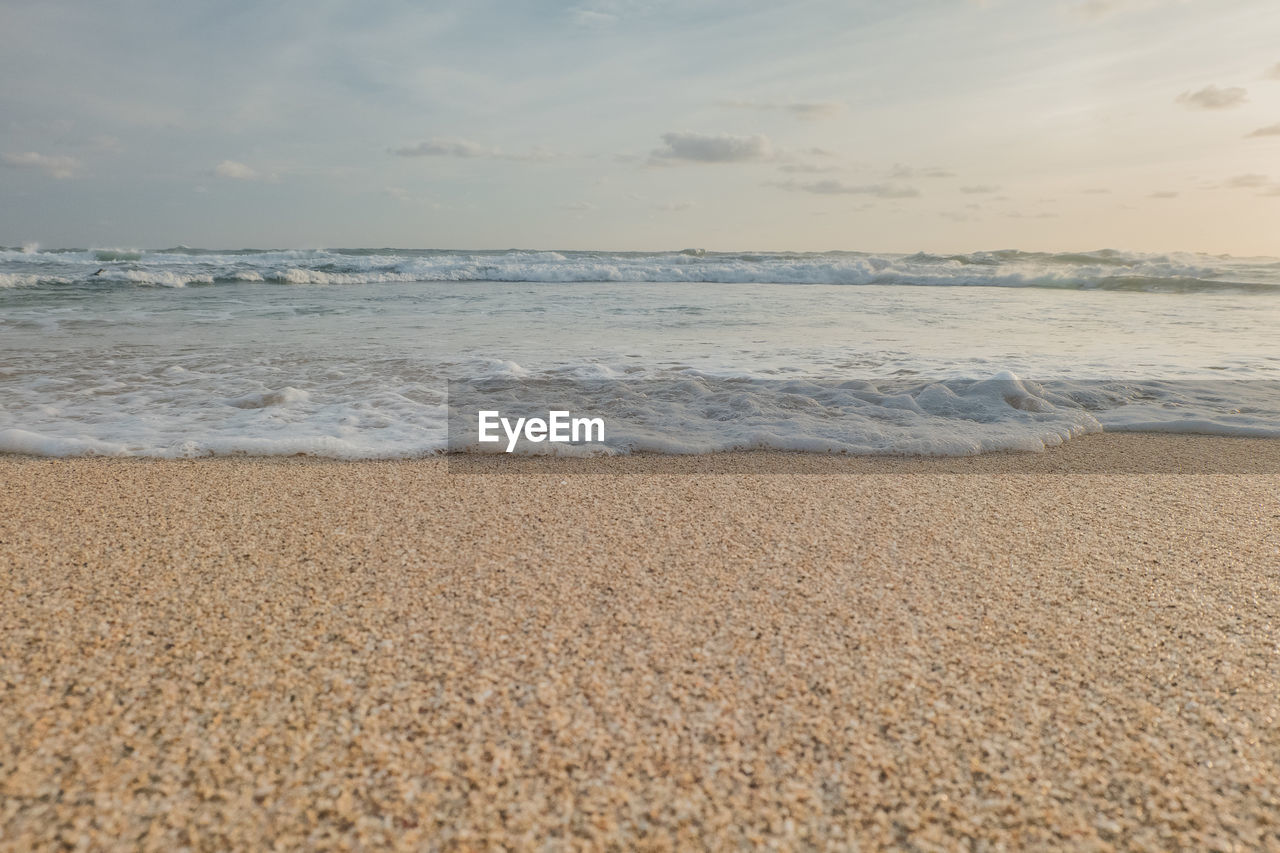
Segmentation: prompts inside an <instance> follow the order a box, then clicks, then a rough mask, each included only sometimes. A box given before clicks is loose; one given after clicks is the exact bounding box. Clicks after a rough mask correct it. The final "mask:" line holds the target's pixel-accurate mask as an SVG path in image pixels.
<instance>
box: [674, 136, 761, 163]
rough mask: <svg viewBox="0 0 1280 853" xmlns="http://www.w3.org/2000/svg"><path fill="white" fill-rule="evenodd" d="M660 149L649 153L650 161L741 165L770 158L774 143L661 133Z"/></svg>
mask: <svg viewBox="0 0 1280 853" xmlns="http://www.w3.org/2000/svg"><path fill="white" fill-rule="evenodd" d="M662 141H663V143H664V144H663V146H662V147H661V148H655V149H654V150H653V152H652V153H651V154H650V162H654V163H662V162H671V161H684V162H688V163H744V162H750V161H752V160H768V159H771V158H773V157H774V156H775V155H774V150H773V143H771V142H770V141H769V137H767V136H759V135H756V136H729V135H727V134H705V133H689V132H686V131H680V132H676V133H664V134H663V135H662Z"/></svg>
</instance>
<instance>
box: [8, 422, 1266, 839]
mask: <svg viewBox="0 0 1280 853" xmlns="http://www.w3.org/2000/svg"><path fill="white" fill-rule="evenodd" d="M1196 449H1199V450H1201V451H1203V453H1204V454H1205V458H1210V459H1211V460H1212V459H1216V460H1218V461H1217V462H1216V463H1213V464H1209V465H1208V468H1207V470H1208V469H1220V468H1221V463H1222V460H1230V459H1235V460H1237V461H1238V462H1239V463H1240V467H1241V469H1242V470H1249V469H1252V468H1255V467H1258V466H1259V465H1260V462H1265V463H1267V464H1265V465H1261V468H1263V469H1267V468H1268V465H1270V468H1269V469H1268V470H1269V473H1235V474H1229V475H1225V474H1198V475H1179V474H1151V473H1145V474H1114V473H1096V472H1098V471H1106V470H1108V469H1109V467H1110V469H1111V470H1127V468H1126V466H1128V468H1134V467H1135V466H1136V468H1138V469H1142V468H1143V467H1144V466H1145V467H1146V468H1147V469H1149V470H1156V469H1160V466H1161V465H1167V462H1168V459H1170V458H1173V457H1177V456H1178V455H1179V454H1182V455H1183V456H1184V457H1185V456H1186V454H1187V453H1189V452H1190V451H1193V450H1196ZM1215 454H1216V455H1215ZM510 462H511V460H509V459H508V460H505V461H504V460H491V461H489V462H487V463H484V464H482V465H480V466H478V467H477V469H476V470H477V471H483V470H492V469H493V467H494V466H508V467H505V468H503V469H502V470H512V469H511V468H510V467H509V463H510ZM645 464H647V463H645V461H644V460H639V461H637V460H630V461H628V460H607V461H603V462H600V461H597V462H591V463H584V465H583V466H581V469H582V470H591V471H596V472H599V473H598V475H596V476H564V475H562V474H560V473H540V471H544V470H545V465H543V463H537V462H526V463H518V464H517V465H516V467H518V468H520V470H521V471H522V473H519V474H516V475H512V476H493V475H486V474H484V473H470V474H462V473H459V472H458V470H456V469H455V470H453V471H450V470H448V469H447V468H446V466H445V464H444V463H442V462H441V461H439V460H423V461H414V462H386V463H339V462H324V461H315V460H276V461H270V460H266V461H264V460H243V459H241V460H236V459H232V460H205V461H191V462H139V461H127V460H76V461H59V460H47V459H29V458H19V457H9V458H3V459H0V847H4V848H6V849H21V850H27V849H38V848H48V847H51V846H57V845H65V846H67V847H77V846H88V847H94V848H98V847H125V848H127V847H133V846H135V845H141V846H144V847H147V848H151V849H158V850H172V849H176V848H178V847H181V846H184V845H185V846H190V847H193V848H197V849H226V848H229V847H230V848H246V847H249V848H261V847H270V846H277V847H288V848H295V847H303V846H305V847H309V848H320V847H359V846H363V847H365V848H372V847H374V846H381V845H384V844H392V845H396V846H399V847H406V848H415V847H418V848H421V847H441V848H459V847H461V848H483V847H490V846H495V845H497V844H507V845H511V846H515V847H521V848H524V847H535V846H539V847H541V846H544V845H546V844H547V843H548V842H549V846H550V847H552V848H562V847H567V848H600V847H610V846H612V847H615V848H628V849H629V848H645V849H649V848H653V849H664V848H667V849H669V848H677V847H678V848H687V847H691V846H707V847H741V846H758V845H774V846H779V847H784V848H798V847H809V846H817V847H822V848H878V847H882V846H905V847H914V848H917V849H922V850H934V849H939V850H943V849H1004V848H1007V849H1024V848H1044V847H1054V848H1060V847H1064V846H1066V847H1072V848H1082V849H1106V848H1109V847H1112V846H1115V847H1124V848H1151V849H1156V848H1159V849H1168V848H1175V847H1185V848H1194V849H1221V850H1228V849H1254V848H1263V849H1273V850H1274V849H1280V774H1278V773H1277V767H1280V722H1278V715H1280V646H1278V642H1280V637H1278V635H1277V625H1278V624H1280V533H1278V532H1277V530H1278V529H1280V474H1277V473H1276V472H1277V471H1280V442H1267V441H1252V442H1250V441H1233V440H1229V439H1186V438H1182V439H1177V438H1159V437H1154V436H1095V437H1091V438H1087V439H1080V440H1077V441H1075V442H1072V443H1071V444H1070V445H1068V446H1067V447H1066V448H1063V449H1060V450H1056V451H1053V452H1051V453H1048V454H1044V455H1041V456H1036V457H1011V456H1002V457H986V458H982V459H977V460H964V461H962V462H959V463H957V462H947V463H919V462H917V461H909V462H903V461H901V460H898V461H893V460H887V461H886V460H846V459H806V460H803V461H796V460H794V459H792V460H786V459H783V460H782V462H781V463H780V462H779V457H778V456H777V455H776V454H742V455H736V456H734V457H729V458H722V459H720V460H718V461H716V462H714V463H712V462H708V461H707V460H702V461H698V460H678V461H676V462H671V461H670V460H668V461H666V462H663V463H661V464H656V467H655V468H654V470H652V471H650V472H649V473H628V474H619V473H617V472H618V471H621V470H631V469H643V467H644V465H645ZM486 465H487V466H489V468H488V469H486V467H485V466H486ZM540 465H543V467H540ZM700 465H701V466H704V467H706V466H711V467H714V469H715V470H717V471H737V472H739V473H700V474H699V473H690V472H696V471H697V470H698V467H699V466H700ZM792 465H794V466H796V469H797V470H800V469H803V470H821V471H828V472H831V473H827V474H821V473H805V474H790V475H788V474H776V473H768V472H769V471H776V470H780V469H786V468H787V467H788V466H792ZM628 466H631V467H630V468H628ZM663 466H665V468H664V467H663ZM1215 466H1216V468H1215ZM955 470H963V471H965V472H966V473H960V474H957V473H951V472H953V471H955ZM655 471H657V473H655ZM680 471H684V472H686V473H680ZM1073 471H1074V472H1094V473H1071V472H1073ZM854 472H863V473H860V474H859V473H854ZM1053 472H1057V473H1053ZM1062 472H1065V473H1062Z"/></svg>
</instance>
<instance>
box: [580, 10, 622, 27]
mask: <svg viewBox="0 0 1280 853" xmlns="http://www.w3.org/2000/svg"><path fill="white" fill-rule="evenodd" d="M569 20H570V21H572V22H573V23H574V24H576V25H578V26H579V27H585V28H588V29H604V28H605V27H612V26H613V25H614V24H616V23H618V16H617V15H614V14H612V13H610V12H601V11H599V10H597V9H584V8H582V7H578V8H574V9H570V10H569Z"/></svg>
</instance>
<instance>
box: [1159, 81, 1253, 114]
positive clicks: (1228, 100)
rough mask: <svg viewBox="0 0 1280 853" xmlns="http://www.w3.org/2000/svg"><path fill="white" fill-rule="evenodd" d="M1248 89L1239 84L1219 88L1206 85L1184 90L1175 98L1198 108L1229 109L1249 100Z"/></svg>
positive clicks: (1176, 100) (1186, 105)
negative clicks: (1196, 89) (1188, 90)
mask: <svg viewBox="0 0 1280 853" xmlns="http://www.w3.org/2000/svg"><path fill="white" fill-rule="evenodd" d="M1248 95H1249V93H1248V91H1247V90H1245V89H1242V88H1240V87H1239V86H1230V87H1228V88H1226V89H1219V88H1218V87H1217V86H1205V87H1204V88H1203V89H1201V90H1200V91H1198V92H1183V93H1182V94H1181V95H1179V96H1178V97H1177V98H1175V99H1174V101H1175V102H1176V103H1179V104H1182V105H1183V106H1185V107H1190V108H1191V109H1196V110H1229V109H1231V108H1232V107H1238V106H1240V105H1241V104H1243V103H1244V102H1245V101H1246V100H1248Z"/></svg>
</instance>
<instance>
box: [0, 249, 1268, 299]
mask: <svg viewBox="0 0 1280 853" xmlns="http://www.w3.org/2000/svg"><path fill="white" fill-rule="evenodd" d="M16 265H22V267H23V269H21V270H6V269H4V267H6V266H16ZM103 265H105V266H106V267H107V269H106V271H105V272H104V273H103V274H102V276H99V277H98V279H99V281H98V283H101V282H102V281H115V282H131V283H143V284H154V285H163V286H171V287H172V286H181V284H189V283H193V282H200V283H208V282H215V281H266V282H275V283H280V284H294V285H296V284H304V285H360V284H375V283H385V282H407V281H508V282H636V283H641V282H689V283H754V282H767V283H784V284H848V285H866V284H912V285H932V286H994V287H1052V288H1074V289H1097V288H1103V289H1125V290H1139V291H1141V290H1154V291H1160V290H1180V291H1181V290H1213V289H1222V288H1246V289H1247V288H1259V287H1261V288H1268V287H1269V288H1280V264H1277V263H1276V262H1275V259H1267V258H1261V259H1237V258H1224V257H1220V256H1208V255H1192V254H1166V255H1154V254H1136V253H1122V252H1093V253H1083V254H1058V255H1051V254H1039V253H1026V252H975V253H973V254H969V255H953V256H940V255H926V254H915V255H889V254H864V253H851V252H829V253H808V254H795V253H715V252H703V253H701V254H691V253H685V252H650V253H609V252H527V251H508V252H425V251H394V250H383V251H378V252H343V251H337V250H334V251H329V250H324V249H307V250H280V251H261V252H236V253H226V252H222V253H220V252H208V251H203V250H192V249H186V248H182V249H179V250H170V251H142V250H136V249H90V250H84V251H45V252H40V251H28V250H26V249H23V250H3V251H0V273H5V272H23V273H36V274H37V275H46V276H48V277H50V278H62V279H66V278H71V279H72V280H83V279H84V278H87V277H89V276H90V275H92V273H93V272H94V271H95V270H96V269H98V268H99V267H100V266H103Z"/></svg>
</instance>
